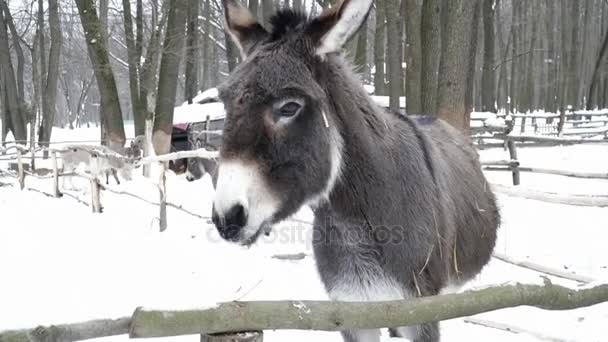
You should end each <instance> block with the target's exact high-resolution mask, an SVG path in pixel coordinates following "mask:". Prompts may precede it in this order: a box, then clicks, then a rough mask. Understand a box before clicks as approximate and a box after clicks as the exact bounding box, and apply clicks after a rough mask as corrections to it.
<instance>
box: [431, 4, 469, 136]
mask: <svg viewBox="0 0 608 342" xmlns="http://www.w3.org/2000/svg"><path fill="white" fill-rule="evenodd" d="M476 3H477V1H470V0H451V1H448V2H447V5H446V6H447V8H446V9H447V11H448V12H447V23H446V33H445V37H446V39H445V40H443V42H442V48H441V60H440V63H439V81H438V84H439V85H438V87H439V88H438V93H437V96H438V97H437V109H438V115H439V117H440V118H442V119H444V120H446V121H447V122H449V123H450V124H451V125H452V126H454V127H456V128H458V129H460V130H462V131H465V132H468V129H469V117H470V112H467V109H466V106H465V92H466V87H467V72H468V70H469V63H470V61H469V53H470V51H469V49H470V47H471V43H472V39H473V36H474V35H473V32H471V31H472V28H473V24H472V20H473V17H474V13H475V7H476Z"/></svg>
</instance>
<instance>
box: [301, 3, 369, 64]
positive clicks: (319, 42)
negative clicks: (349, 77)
mask: <svg viewBox="0 0 608 342" xmlns="http://www.w3.org/2000/svg"><path fill="white" fill-rule="evenodd" d="M373 3H374V1H373V0H342V1H341V2H340V4H338V5H336V6H335V7H332V8H330V9H327V10H325V11H323V13H321V15H320V16H319V17H318V18H316V19H315V20H313V21H312V22H311V24H310V26H309V28H308V33H309V35H311V36H312V38H313V41H314V42H315V44H316V53H317V55H320V56H323V55H326V54H328V53H333V52H338V51H340V50H341V49H342V48H343V47H344V45H345V44H346V42H348V41H349V40H350V39H351V38H352V37H353V36H354V35H355V33H357V31H358V30H359V28H360V27H361V25H363V23H364V22H365V20H366V19H367V15H368V14H369V12H370V10H371V8H372V5H373Z"/></svg>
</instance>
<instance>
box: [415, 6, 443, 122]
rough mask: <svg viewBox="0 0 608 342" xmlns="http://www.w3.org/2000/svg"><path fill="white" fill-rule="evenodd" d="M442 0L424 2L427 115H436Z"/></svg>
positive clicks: (423, 100) (424, 98) (424, 103)
mask: <svg viewBox="0 0 608 342" xmlns="http://www.w3.org/2000/svg"><path fill="white" fill-rule="evenodd" d="M440 20H441V1H440V0H424V2H423V4H422V21H421V26H422V27H421V35H422V46H421V49H422V55H421V59H422V65H421V69H422V70H421V79H420V82H421V94H420V96H421V106H422V112H423V113H424V114H427V115H436V110H437V75H438V72H439V58H440V56H441V22H440Z"/></svg>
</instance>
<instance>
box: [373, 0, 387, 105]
mask: <svg viewBox="0 0 608 342" xmlns="http://www.w3.org/2000/svg"><path fill="white" fill-rule="evenodd" d="M384 12H385V11H384V6H376V31H375V32H374V68H375V72H374V94H376V95H384V94H385V82H384V70H385V69H384V64H385V58H384V57H385V55H384V46H385V42H386V35H385V30H386V25H385V20H384V19H385V16H384Z"/></svg>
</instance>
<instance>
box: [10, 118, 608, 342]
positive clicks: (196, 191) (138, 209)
mask: <svg viewBox="0 0 608 342" xmlns="http://www.w3.org/2000/svg"><path fill="white" fill-rule="evenodd" d="M127 131H128V132H130V131H131V130H127ZM97 132H98V131H97V129H95V128H91V129H89V130H87V129H80V130H76V131H68V130H57V131H56V132H54V136H55V139H57V140H67V139H72V140H89V139H95V138H97V135H98V133H97ZM518 152H519V157H520V160H521V163H522V164H523V165H526V166H543V167H547V168H559V169H566V170H585V171H597V172H599V171H603V172H608V144H605V145H578V146H567V147H551V148H522V149H519V150H518ZM480 153H481V157H482V159H486V160H496V159H506V158H507V157H508V154H507V152H505V151H503V150H502V149H491V150H485V151H482V152H480ZM0 169H6V164H5V162H3V161H0ZM487 175H488V178H489V179H490V181H491V182H493V183H500V184H505V185H509V184H510V182H511V179H510V173H508V172H488V173H487ZM521 179H522V186H523V187H526V188H533V189H538V190H544V191H553V192H560V193H576V194H579V193H580V194H589V193H597V194H607V193H608V181H600V180H581V179H573V178H566V177H560V176H551V175H537V174H528V173H522V175H521ZM0 182H2V183H10V184H13V186H1V187H0V331H1V330H5V329H15V328H26V327H33V326H36V325H40V324H50V323H68V322H78V321H83V320H88V319H94V318H113V317H121V316H128V315H130V314H131V313H132V312H133V310H134V309H135V308H136V307H138V306H146V307H156V308H176V307H177V308H179V307H202V306H208V305H212V304H215V303H216V302H222V301H230V300H237V299H238V300H260V299H271V300H280V299H327V296H326V294H325V292H324V290H323V286H322V284H321V282H320V280H319V278H318V275H317V273H316V269H315V261H314V258H313V256H312V247H311V245H310V227H309V226H308V225H306V224H304V223H300V222H297V221H293V220H292V221H288V222H285V223H283V224H281V225H279V226H278V227H276V228H275V230H274V233H273V234H272V235H271V236H270V237H265V238H263V239H261V241H260V243H258V244H257V245H255V246H253V247H251V248H249V249H244V248H241V247H237V246H234V245H232V244H229V243H226V242H224V241H223V240H221V239H220V237H219V236H218V234H217V232H216V230H215V228H214V227H213V226H212V225H211V224H210V222H209V219H208V217H209V216H210V210H211V209H210V207H211V200H212V197H213V188H212V186H211V182H210V179H209V177H208V176H205V178H203V179H202V180H199V181H196V182H193V183H188V182H187V181H186V180H185V178H184V177H183V176H175V175H169V177H168V180H167V182H168V184H167V188H168V200H169V202H171V203H173V204H176V205H181V206H182V207H183V209H185V210H187V211H189V212H191V213H194V214H195V215H191V214H188V213H187V212H185V211H182V210H178V209H175V208H172V207H170V208H169V209H168V210H169V211H168V220H169V227H168V230H167V231H165V232H163V233H160V232H158V221H157V219H156V217H157V216H158V208H157V207H156V206H154V205H152V204H149V203H146V202H144V201H141V200H139V199H136V198H133V197H130V196H125V195H117V194H114V193H111V192H108V191H105V192H103V193H102V199H101V202H102V204H103V206H104V213H103V214H92V213H91V212H90V208H89V207H87V206H85V205H84V204H82V203H79V202H78V201H76V200H75V199H74V198H72V197H69V196H64V197H63V198H61V199H55V198H49V197H47V196H44V195H43V194H40V193H39V192H36V191H29V190H26V191H20V190H19V188H18V185H17V183H16V181H15V180H14V179H11V178H0ZM154 182H155V179H147V178H143V177H141V176H138V177H135V179H134V180H133V181H131V182H127V183H123V184H122V185H120V186H117V185H111V188H112V189H115V190H123V191H126V192H130V193H133V194H137V195H139V196H141V197H144V198H146V199H148V200H150V201H154V202H155V201H158V190H157V189H156V187H155V185H154ZM75 185H76V186H78V185H79V183H78V182H77V181H76V182H75ZM81 185H82V187H83V188H84V189H87V188H88V186H87V184H86V183H84V184H81ZM26 187H27V188H31V189H37V190H40V191H44V192H50V190H51V182H50V181H49V180H36V179H32V178H27V179H26ZM69 193H70V194H72V195H74V196H77V197H78V198H80V199H82V200H83V201H84V202H85V203H88V202H89V194H88V193H86V192H83V191H69ZM498 199H499V203H500V208H501V213H502V218H503V224H502V227H501V228H500V235H499V240H498V244H497V247H496V251H497V252H500V253H503V254H506V255H509V256H511V257H513V258H516V259H519V260H529V261H534V262H536V263H540V264H543V265H545V266H549V267H553V268H558V269H561V270H565V271H570V272H574V273H577V274H582V275H586V276H589V277H592V278H594V279H596V280H597V281H598V282H608V248H607V247H606V246H607V245H608V208H589V207H573V206H567V205H558V204H550V203H543V202H538V201H533V200H526V199H521V198H512V197H506V196H502V195H498ZM197 215H200V216H203V217H202V218H201V217H198V216H197ZM311 217H312V214H311V212H310V210H308V209H305V210H302V211H301V212H299V213H298V214H297V215H296V218H298V219H301V220H307V221H309V220H311ZM300 252H303V253H306V254H307V257H306V258H304V259H303V260H300V261H282V260H277V259H275V258H272V256H273V255H275V254H282V253H300ZM552 280H553V281H554V282H555V283H558V284H563V285H567V286H570V287H577V286H578V284H577V283H575V282H571V281H566V280H560V279H558V278H553V277H552ZM515 281H517V282H522V283H542V279H541V277H540V274H539V273H536V272H533V271H530V270H527V269H523V268H519V267H516V266H513V265H510V264H506V263H504V262H502V261H499V260H493V261H491V262H490V264H488V265H487V266H486V268H485V269H484V271H483V272H482V273H481V274H480V275H479V276H478V277H477V279H476V280H475V281H473V282H472V283H470V284H469V285H468V286H467V288H471V287H473V288H474V287H482V286H487V285H491V284H503V283H506V282H515ZM476 317H477V318H481V319H485V320H491V321H493V322H498V323H503V324H509V325H514V326H517V327H519V328H523V329H526V330H530V331H533V332H536V333H537V335H543V336H544V338H554V339H555V340H559V341H593V342H597V341H606V340H608V328H607V327H608V304H601V305H596V306H593V307H589V308H583V309H578V310H572V311H562V312H549V311H543V310H539V309H535V308H529V307H520V308H514V309H507V310H500V311H496V312H492V313H487V314H482V315H478V316H476ZM441 327H442V335H443V339H442V340H443V341H462V340H468V341H516V342H519V341H541V340H542V339H540V338H539V337H538V336H533V335H529V334H514V333H510V332H505V331H501V330H496V329H491V328H486V327H481V326H477V325H472V324H469V323H465V322H464V320H463V319H454V320H450V321H446V322H442V323H441ZM126 339H127V337H126V336H120V337H113V338H107V339H105V340H108V341H109V340H112V341H125V340H126ZM198 339H199V338H198V336H185V337H179V338H171V339H166V340H171V341H175V340H183V341H198ZM265 341H270V342H272V341H341V338H340V336H339V334H337V333H328V332H307V331H267V332H266V336H265Z"/></svg>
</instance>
